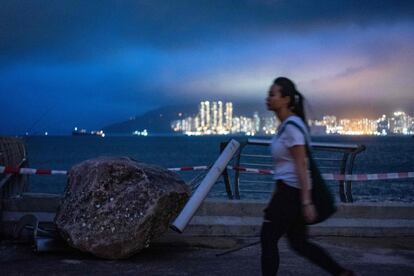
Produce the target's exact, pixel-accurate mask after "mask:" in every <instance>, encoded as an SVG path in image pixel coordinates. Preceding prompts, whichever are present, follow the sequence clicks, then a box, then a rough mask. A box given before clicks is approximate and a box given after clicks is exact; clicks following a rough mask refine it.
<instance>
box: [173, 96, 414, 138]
mask: <svg viewBox="0 0 414 276" xmlns="http://www.w3.org/2000/svg"><path fill="white" fill-rule="evenodd" d="M224 106H225V110H223V102H221V101H213V102H209V101H201V102H200V104H199V111H198V114H197V115H196V116H195V117H187V118H183V119H180V120H175V121H173V122H171V128H172V130H173V131H174V132H182V133H184V134H186V135H212V134H213V135H227V134H237V133H242V134H245V135H248V136H254V135H257V134H261V135H273V134H275V133H276V132H277V127H278V125H279V124H280V122H279V121H278V120H277V118H276V116H272V117H260V116H259V113H258V112H254V113H253V117H252V118H250V117H246V116H240V117H233V103H231V102H226V103H225V104H224ZM179 114H181V113H179ZM308 123H309V126H310V128H311V132H312V133H313V134H314V135H318V134H328V135H412V134H414V117H410V116H409V115H408V114H406V113H405V112H404V111H396V112H393V115H392V116H390V117H387V115H385V114H382V115H381V117H380V118H378V119H374V120H373V119H368V118H359V119H347V118H337V117H336V116H333V115H325V116H323V118H322V120H309V121H308Z"/></svg>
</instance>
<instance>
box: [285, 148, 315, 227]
mask: <svg viewBox="0 0 414 276" xmlns="http://www.w3.org/2000/svg"><path fill="white" fill-rule="evenodd" d="M289 152H290V154H291V155H292V157H293V159H294V161H295V167H296V172H297V174H298V178H299V184H300V187H301V191H300V193H301V202H302V206H303V213H304V216H305V219H306V221H308V222H312V221H313V220H314V219H315V218H316V210H315V208H314V206H313V204H312V194H311V187H310V183H309V181H310V179H309V176H308V164H307V155H306V146H305V145H295V146H293V147H290V148H289Z"/></svg>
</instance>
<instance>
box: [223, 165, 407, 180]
mask: <svg viewBox="0 0 414 276" xmlns="http://www.w3.org/2000/svg"><path fill="white" fill-rule="evenodd" d="M228 168H229V169H232V170H236V171H240V172H247V173H258V174H273V173H274V171H273V170H263V169H255V168H245V167H232V166H229V167H228ZM322 177H323V178H324V179H325V180H349V181H368V180H386V179H404V178H414V172H398V173H373V174H345V175H344V174H333V173H323V174H322Z"/></svg>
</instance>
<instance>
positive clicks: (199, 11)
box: [0, 0, 414, 134]
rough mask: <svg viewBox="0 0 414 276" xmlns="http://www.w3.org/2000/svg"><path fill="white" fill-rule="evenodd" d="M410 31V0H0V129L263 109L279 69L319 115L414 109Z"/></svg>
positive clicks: (56, 128)
mask: <svg viewBox="0 0 414 276" xmlns="http://www.w3.org/2000/svg"><path fill="white" fill-rule="evenodd" d="M413 30H414V2H413V1H327V0H326V1H321V0H320V1H297V0H291V1H270V0H267V1H171V2H170V1H98V0H96V1H95V0H91V1H73V0H71V1H69V0H67V1H66V0H62V1H18V0H13V1H2V4H1V9H0V41H1V43H0V96H1V99H2V109H1V119H0V123H1V124H0V134H22V133H25V132H26V131H29V130H30V131H35V130H36V129H44V128H47V129H48V131H49V133H68V132H69V131H70V130H71V129H72V128H73V127H74V126H79V127H86V128H95V129H96V128H100V127H102V126H104V125H107V124H109V123H112V122H117V121H122V120H125V119H126V118H128V117H130V116H133V115H137V114H142V113H144V112H146V111H148V110H151V109H154V108H158V107H161V106H165V105H179V104H186V103H189V104H197V102H198V101H200V100H203V99H210V100H220V99H221V100H232V101H234V102H240V103H243V102H244V103H246V102H247V103H252V104H258V105H260V104H263V102H264V97H265V95H266V91H267V89H268V87H269V85H270V83H271V82H272V80H273V79H274V78H275V77H277V76H280V75H283V76H287V77H290V78H291V79H293V80H294V81H295V82H296V83H297V85H298V88H299V90H300V91H301V92H302V93H303V94H304V95H305V97H306V98H307V99H308V102H309V103H310V104H311V106H312V107H313V109H314V110H315V109H316V110H317V111H319V112H320V113H321V112H322V113H333V114H335V112H342V113H346V114H349V116H350V117H352V116H357V115H358V116H359V115H366V116H373V115H375V114H380V113H382V112H390V111H392V110H395V109H403V110H405V111H406V112H408V113H409V114H410V115H414V78H413V73H412V72H413V71H414V70H413V69H414V65H413V64H414V47H413V46H412V45H414V31H413ZM361 110H363V111H365V113H366V114H363V113H364V112H361ZM36 122H37V123H36Z"/></svg>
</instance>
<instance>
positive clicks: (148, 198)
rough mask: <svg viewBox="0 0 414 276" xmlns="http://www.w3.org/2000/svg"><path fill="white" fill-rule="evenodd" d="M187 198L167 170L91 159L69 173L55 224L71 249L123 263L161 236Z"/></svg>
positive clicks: (125, 161)
mask: <svg viewBox="0 0 414 276" xmlns="http://www.w3.org/2000/svg"><path fill="white" fill-rule="evenodd" d="M188 196H189V189H188V187H187V186H186V184H185V183H184V181H182V180H181V179H180V178H179V177H178V176H177V175H176V174H174V173H172V172H170V171H168V170H166V169H163V168H160V167H156V166H153V165H148V164H143V163H137V162H136V161H134V160H132V159H130V158H127V157H121V158H106V157H101V158H97V159H91V160H87V161H84V162H82V163H80V164H78V165H75V166H74V167H72V169H71V170H70V172H69V175H68V183H67V187H66V190H65V193H64V198H63V201H62V204H61V205H60V207H59V210H58V212H57V215H56V218H55V223H56V225H57V228H58V230H59V232H60V233H61V235H62V236H63V237H64V239H65V240H66V241H67V242H68V243H69V244H70V245H71V246H73V247H75V248H78V249H80V250H82V251H85V252H90V253H92V254H94V255H96V256H98V257H102V258H108V259H120V258H126V257H129V256H131V255H133V254H134V253H137V252H138V251H140V250H141V249H143V248H144V247H146V246H148V245H149V243H150V242H151V240H152V239H153V238H156V237H158V236H160V235H161V234H162V233H164V232H165V231H166V230H167V229H168V225H169V224H170V222H171V220H172V219H173V218H175V217H176V215H177V214H178V213H179V211H180V210H181V209H182V207H183V206H184V204H185V202H186V201H187V199H188Z"/></svg>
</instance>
